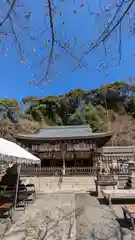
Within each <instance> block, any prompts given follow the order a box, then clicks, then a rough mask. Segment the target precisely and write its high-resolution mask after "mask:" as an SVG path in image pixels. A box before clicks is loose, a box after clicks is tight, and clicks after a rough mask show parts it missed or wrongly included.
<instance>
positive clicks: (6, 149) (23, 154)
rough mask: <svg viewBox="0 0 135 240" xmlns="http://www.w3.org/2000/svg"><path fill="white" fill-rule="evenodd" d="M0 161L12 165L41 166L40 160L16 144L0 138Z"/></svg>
mask: <svg viewBox="0 0 135 240" xmlns="http://www.w3.org/2000/svg"><path fill="white" fill-rule="evenodd" d="M0 161H3V162H10V163H13V162H15V163H26V164H40V159H39V158H37V157H35V156H34V155H32V154H31V153H29V152H28V151H26V150H25V149H23V148H22V147H20V146H19V145H17V144H16V143H14V142H10V141H8V140H6V139H4V138H0Z"/></svg>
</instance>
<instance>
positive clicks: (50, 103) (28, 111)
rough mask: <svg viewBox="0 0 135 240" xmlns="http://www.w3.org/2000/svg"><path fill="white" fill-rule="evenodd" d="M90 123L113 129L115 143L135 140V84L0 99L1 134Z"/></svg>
mask: <svg viewBox="0 0 135 240" xmlns="http://www.w3.org/2000/svg"><path fill="white" fill-rule="evenodd" d="M78 124H90V126H91V128H92V130H93V131H94V132H97V131H98V132H100V131H108V130H109V131H110V130H111V131H114V135H113V138H112V141H111V142H110V143H109V144H113V145H130V144H135V86H134V85H133V84H132V85H130V84H127V83H125V82H123V81H120V82H115V83H113V84H109V85H103V86H101V87H100V88H98V89H93V90H89V91H84V90H83V89H76V90H71V91H70V92H68V93H66V94H65V95H60V96H48V97H45V98H36V97H27V98H24V99H22V102H21V103H19V102H17V100H14V99H1V100H0V135H1V136H4V137H6V138H9V139H12V138H13V135H14V133H18V132H25V133H30V132H34V131H35V130H37V129H39V128H41V127H45V126H48V125H78Z"/></svg>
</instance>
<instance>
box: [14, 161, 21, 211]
mask: <svg viewBox="0 0 135 240" xmlns="http://www.w3.org/2000/svg"><path fill="white" fill-rule="evenodd" d="M20 171H21V164H19V165H18V169H17V183H16V192H15V208H16V205H17V197H18V187H19V179H20Z"/></svg>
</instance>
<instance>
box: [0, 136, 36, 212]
mask: <svg viewBox="0 0 135 240" xmlns="http://www.w3.org/2000/svg"><path fill="white" fill-rule="evenodd" d="M0 162H6V163H9V164H11V163H16V164H18V179H17V184H16V197H15V207H16V202H17V194H18V185H19V178H20V170H21V164H22V163H25V164H40V159H39V158H37V157H35V156H34V155H32V154H31V153H29V152H28V151H26V150H25V149H23V148H22V147H20V146H19V145H17V144H16V143H14V142H10V141H8V140H6V139H3V138H0Z"/></svg>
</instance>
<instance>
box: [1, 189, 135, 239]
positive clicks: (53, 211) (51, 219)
mask: <svg viewBox="0 0 135 240" xmlns="http://www.w3.org/2000/svg"><path fill="white" fill-rule="evenodd" d="M116 214H117V216H116ZM14 217H15V224H13V225H12V226H10V229H9V230H8V231H7V233H6V236H5V237H4V238H2V234H3V232H4V228H5V227H6V222H5V221H6V220H3V224H2V223H1V224H0V235H1V238H0V239H3V240H34V239H39V240H41V239H42V240H43V239H45V240H75V239H76V240H88V239H89V240H114V239H115V240H133V239H134V240H135V235H134V233H133V231H132V230H130V229H129V228H127V227H124V226H123V227H122V226H121V225H120V223H119V221H117V217H118V218H120V219H122V217H123V216H122V213H121V210H120V206H115V207H113V209H112V208H109V207H108V206H107V205H103V204H100V203H99V201H98V200H97V199H96V198H95V197H92V196H90V195H89V194H86V193H78V194H75V193H55V194H42V195H39V196H38V197H37V200H36V202H35V203H34V204H29V206H28V207H27V209H26V210H25V212H23V211H16V212H15V215H14Z"/></svg>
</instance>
